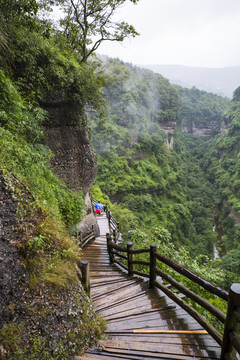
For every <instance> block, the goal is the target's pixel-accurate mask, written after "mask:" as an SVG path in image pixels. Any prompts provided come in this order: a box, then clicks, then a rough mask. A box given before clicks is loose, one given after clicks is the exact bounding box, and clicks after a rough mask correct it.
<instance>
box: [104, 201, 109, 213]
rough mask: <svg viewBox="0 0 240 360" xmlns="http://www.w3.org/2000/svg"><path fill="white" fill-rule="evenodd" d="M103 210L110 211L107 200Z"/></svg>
mask: <svg viewBox="0 0 240 360" xmlns="http://www.w3.org/2000/svg"><path fill="white" fill-rule="evenodd" d="M103 211H105V213H107V211H108V206H107V202H106V204H105V205H104V206H103Z"/></svg>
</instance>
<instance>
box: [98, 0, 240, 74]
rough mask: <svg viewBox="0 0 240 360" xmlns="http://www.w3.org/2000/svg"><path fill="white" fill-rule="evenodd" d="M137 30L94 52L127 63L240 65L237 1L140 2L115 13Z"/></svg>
mask: <svg viewBox="0 0 240 360" xmlns="http://www.w3.org/2000/svg"><path fill="white" fill-rule="evenodd" d="M117 18H118V19H121V20H124V21H127V22H128V23H129V24H131V25H133V26H134V27H135V29H136V30H137V31H138V32H140V36H138V37H136V38H133V39H131V40H125V41H124V43H123V44H118V43H112V42H106V43H105V44H103V45H101V47H100V48H99V50H98V52H99V53H100V54H105V55H108V56H110V57H118V58H120V59H122V60H123V61H125V62H130V63H132V64H143V65H146V64H157V65H163V64H178V65H188V66H200V67H226V66H240V0H140V1H139V3H138V4H137V5H133V4H130V3H129V4H127V5H125V6H124V7H123V8H122V9H121V11H120V12H119V13H118V15H117Z"/></svg>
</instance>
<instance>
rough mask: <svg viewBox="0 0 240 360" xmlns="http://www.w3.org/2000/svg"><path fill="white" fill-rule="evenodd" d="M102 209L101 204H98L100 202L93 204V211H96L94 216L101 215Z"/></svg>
mask: <svg viewBox="0 0 240 360" xmlns="http://www.w3.org/2000/svg"><path fill="white" fill-rule="evenodd" d="M102 208H103V204H101V203H100V201H98V202H97V203H96V204H95V209H96V214H97V215H98V216H100V215H101V210H102Z"/></svg>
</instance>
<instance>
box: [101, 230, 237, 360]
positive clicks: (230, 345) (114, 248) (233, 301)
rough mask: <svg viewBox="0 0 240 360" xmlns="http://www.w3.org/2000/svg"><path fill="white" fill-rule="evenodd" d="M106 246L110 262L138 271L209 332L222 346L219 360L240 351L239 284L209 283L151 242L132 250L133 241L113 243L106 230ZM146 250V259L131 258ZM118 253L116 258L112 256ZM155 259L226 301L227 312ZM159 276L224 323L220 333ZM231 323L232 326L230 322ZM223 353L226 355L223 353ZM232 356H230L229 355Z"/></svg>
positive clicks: (132, 272) (130, 271) (133, 271)
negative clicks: (143, 269) (147, 246)
mask: <svg viewBox="0 0 240 360" xmlns="http://www.w3.org/2000/svg"><path fill="white" fill-rule="evenodd" d="M107 239H108V240H107V246H108V252H109V256H110V261H111V262H116V263H117V264H118V265H119V266H121V267H122V268H123V269H125V270H127V271H128V274H129V275H134V274H136V275H139V276H142V277H147V278H149V287H150V288H151V287H158V288H159V289H161V290H162V291H163V292H165V293H166V294H167V295H168V296H169V297H170V298H172V299H173V300H174V301H175V302H176V303H178V304H179V305H180V306H181V307H183V308H184V309H185V310H186V311H188V312H189V313H190V314H191V315H192V316H193V317H194V318H195V319H196V320H197V321H198V322H199V323H200V324H201V325H202V326H203V328H204V329H205V330H207V331H208V332H209V334H211V335H212V337H213V338H214V339H215V340H216V341H217V342H218V343H219V344H220V345H221V346H222V355H221V360H225V359H227V358H229V359H230V357H229V354H230V353H232V352H234V351H235V352H236V351H238V352H240V333H239V332H237V331H236V330H237V329H238V328H237V325H236V324H238V326H239V324H240V284H233V285H232V287H231V289H230V292H229V294H228V292H227V291H225V290H223V289H221V288H219V287H217V286H215V285H213V284H212V283H210V282H209V281H207V280H205V279H203V278H201V277H200V276H198V275H196V274H194V273H193V272H192V271H190V270H188V269H186V268H184V267H183V266H182V265H179V264H177V263H176V262H175V261H173V260H171V259H169V258H167V257H166V256H164V255H162V254H159V253H158V252H157V247H156V245H155V244H152V245H151V246H150V249H138V250H134V249H133V248H132V247H133V244H132V243H128V244H127V247H124V246H120V245H117V244H116V243H115V242H113V241H112V237H111V235H110V234H107ZM121 253H127V254H126V256H125V255H124V256H123V255H121ZM143 253H149V254H150V255H149V262H148V261H141V260H133V255H135V254H143ZM115 257H118V260H117V259H116V258H115ZM121 258H123V259H124V261H125V264H122V263H121V260H120V259H121ZM157 261H160V262H161V263H164V264H166V265H167V266H169V267H171V268H172V269H173V270H175V271H177V272H178V273H180V274H181V275H183V276H185V277H187V278H188V279H190V280H191V281H193V282H194V283H196V284H198V285H200V286H201V287H202V288H204V289H205V290H207V291H208V292H210V293H211V294H213V295H216V296H218V297H220V298H221V299H223V300H225V301H228V313H227V316H226V315H225V314H224V313H223V312H222V311H220V310H219V309H218V308H216V307H215V306H214V305H212V304H211V303H209V302H208V301H207V300H205V299H203V298H202V297H201V296H199V295H197V294H195V293H194V292H193V291H191V290H189V289H188V288H186V287H185V286H184V285H182V284H181V283H179V282H178V281H177V280H176V279H174V278H173V277H172V276H170V275H169V274H167V273H165V272H164V271H162V270H161V269H159V268H158V267H157ZM134 265H142V266H146V267H147V268H148V269H149V270H148V271H149V273H148V274H147V273H142V272H139V271H137V270H135V269H134V267H133V266H134ZM157 275H158V276H161V277H162V278H163V279H164V280H166V281H167V282H168V283H169V284H171V286H173V287H174V288H175V289H177V290H178V291H180V292H181V293H183V294H184V295H185V296H186V297H188V298H190V299H191V300H193V301H195V302H196V303H198V304H199V305H201V306H202V307H203V308H205V309H206V310H207V311H209V312H210V313H211V314H212V315H214V316H215V317H216V318H217V319H218V320H220V321H221V322H223V323H225V328H224V336H222V335H221V334H220V333H219V332H218V331H217V330H216V329H215V328H214V327H213V326H212V325H210V324H209V323H208V321H207V320H206V319H205V318H204V317H203V316H202V315H200V314H199V313H198V312H197V311H196V310H195V309H193V308H192V307H191V306H190V305H188V303H187V302H186V301H184V300H183V299H181V298H180V297H179V296H178V295H177V294H175V293H174V292H172V291H171V289H169V288H168V287H166V286H165V285H163V284H162V283H160V282H159V281H157V280H156V276H157ZM233 324H234V326H233ZM226 354H227V357H225V356H226ZM233 359H234V357H233Z"/></svg>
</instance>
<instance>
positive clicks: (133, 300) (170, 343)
mask: <svg viewBox="0 0 240 360" xmlns="http://www.w3.org/2000/svg"><path fill="white" fill-rule="evenodd" d="M98 223H99V227H100V237H99V238H97V239H96V240H95V241H94V242H93V243H92V244H90V245H88V246H87V247H86V248H85V250H84V259H88V260H90V276H91V295H92V301H93V305H94V308H95V310H96V312H98V313H100V314H101V315H102V316H103V318H104V319H105V320H106V321H107V324H108V326H107V330H106V331H105V338H104V340H101V341H99V343H98V347H97V348H96V349H89V350H88V352H87V353H85V354H84V356H82V357H76V359H79V360H80V359H86V360H87V359H88V360H97V359H99V360H110V359H112V360H123V359H125V360H126V359H127V360H131V359H139V360H140V359H141V360H143V359H147V360H156V359H162V360H164V359H175V360H182V359H185V360H187V359H219V358H220V352H221V349H220V346H219V345H218V344H217V343H216V341H215V340H213V339H212V337H211V336H210V335H208V334H199V333H197V334H194V333H191V332H194V331H197V332H199V331H201V330H203V329H202V327H201V326H200V325H199V324H198V323H197V322H196V321H195V320H194V319H193V318H192V317H191V316H190V315H189V314H188V313H187V312H186V311H185V310H183V309H182V308H180V307H179V306H178V305H177V304H175V303H174V302H173V301H172V300H171V299H170V298H168V297H167V296H166V295H165V294H164V293H162V292H160V291H159V290H155V289H151V290H149V289H148V282H147V281H145V280H143V279H141V278H139V277H136V276H132V277H129V276H127V275H126V274H125V273H123V272H122V271H121V270H119V268H118V267H117V266H115V265H111V264H110V262H109V257H108V252H107V246H106V233H107V232H108V231H109V229H108V223H107V219H106V217H105V215H101V216H100V217H98ZM179 331H182V332H183V333H178V332H179ZM189 331H190V333H188V332H189ZM157 332H158V333H157Z"/></svg>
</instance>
